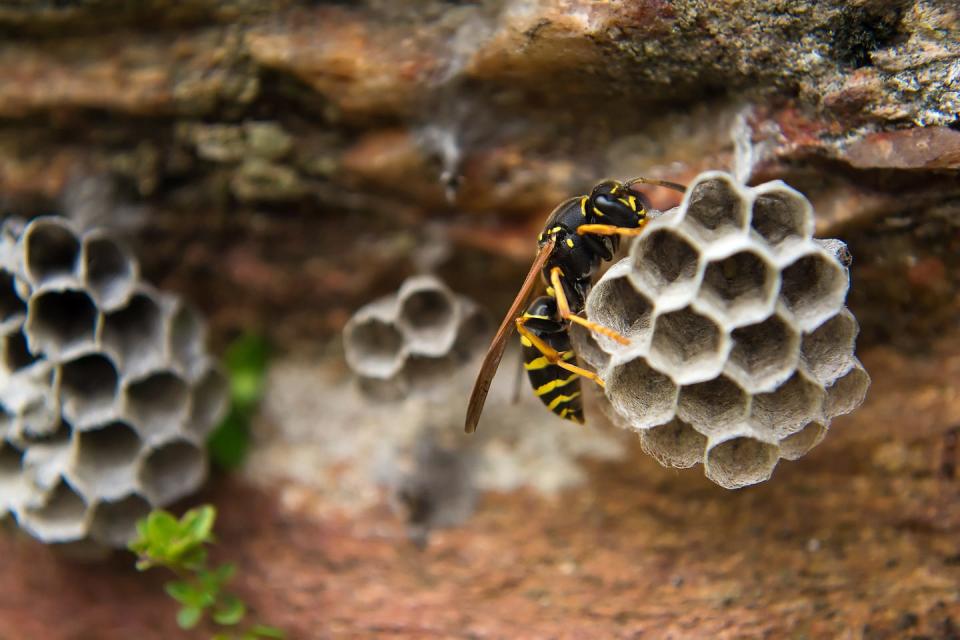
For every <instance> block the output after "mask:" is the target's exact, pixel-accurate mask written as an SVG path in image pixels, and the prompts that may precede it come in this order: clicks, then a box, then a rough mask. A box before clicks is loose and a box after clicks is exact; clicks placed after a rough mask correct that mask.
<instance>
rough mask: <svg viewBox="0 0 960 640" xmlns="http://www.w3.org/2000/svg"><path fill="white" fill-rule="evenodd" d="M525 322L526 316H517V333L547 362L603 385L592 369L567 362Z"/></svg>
mask: <svg viewBox="0 0 960 640" xmlns="http://www.w3.org/2000/svg"><path fill="white" fill-rule="evenodd" d="M525 324H526V318H523V317H520V318H517V333H519V334H520V336H521V337H523V338H525V339H527V340H529V341H530V344H531V346H533V347H534V348H535V349H536V350H537V351H539V352H540V353H542V354H543V357H544V358H546V359H547V362H549V363H550V364H554V365H556V366H558V367H560V368H561V369H566V370H567V371H569V372H570V373H575V374H577V375H579V376H583V377H584V378H587V379H588V380H593V381H594V382H596V383H597V384H598V385H600V386H601V387H603V386H604V384H603V380H601V379H600V376H598V375H597V374H595V373H594V372H593V371H588V370H587V369H584V368H583V367H578V366H577V365H575V364H570V363H569V362H566V361H565V360H564V359H563V356H562V355H561V353H560V352H559V351H557V350H556V349H554V348H553V347H551V346H550V345H548V344H547V343H546V342H544V341H543V339H542V338H540V336H538V335H536V334H534V333H533V332H531V331H530V330H529V329H527V328H526V327H525V326H524V325H525Z"/></svg>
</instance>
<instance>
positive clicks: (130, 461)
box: [0, 217, 227, 546]
mask: <svg viewBox="0 0 960 640" xmlns="http://www.w3.org/2000/svg"><path fill="white" fill-rule="evenodd" d="M0 316H2V317H0V403H2V406H0V516H2V515H4V514H6V513H8V512H9V513H12V514H13V515H14V516H15V517H16V519H17V521H18V523H19V525H20V527H21V528H22V529H24V530H26V531H27V532H29V533H30V534H32V535H33V536H34V537H35V538H37V539H39V540H41V541H44V542H48V543H63V542H78V541H90V540H92V541H94V542H96V543H100V544H103V545H108V546H122V545H124V544H125V543H126V541H127V540H128V538H129V536H130V535H131V534H132V533H133V527H134V523H135V521H136V520H137V519H138V518H140V517H142V516H143V515H145V514H146V513H147V512H148V511H149V510H150V509H151V508H152V507H154V506H160V505H164V504H167V503H170V502H172V501H174V500H176V499H178V498H180V497H182V496H184V495H187V494H189V493H191V492H192V491H194V490H195V489H197V488H198V487H199V486H200V484H201V483H202V482H203V480H204V478H205V475H206V455H205V452H204V442H205V440H206V437H207V435H208V433H209V432H210V430H211V429H212V428H213V427H214V426H215V425H216V424H217V422H218V421H219V419H220V417H221V415H222V413H223V411H224V410H225V408H226V402H227V388H226V382H225V380H224V379H223V378H222V377H221V375H220V374H219V373H218V372H217V370H216V368H215V366H214V364H213V362H212V361H211V359H210V358H209V357H208V356H207V354H206V351H205V348H204V330H203V326H202V323H201V321H200V319H199V318H198V317H197V316H196V315H195V314H194V313H193V312H192V311H191V310H190V309H188V308H187V307H185V306H184V305H183V304H182V303H181V302H180V301H179V300H177V299H176V298H175V297H173V296H170V295H167V294H163V293H160V292H158V291H156V290H154V289H151V288H150V287H148V286H147V285H145V284H144V283H143V282H141V281H140V279H139V273H138V265H137V262H136V261H135V260H134V259H133V257H132V256H131V255H130V254H129V253H128V252H127V250H126V249H125V248H124V247H122V246H121V245H120V244H118V242H116V241H115V240H114V239H113V238H112V237H111V235H110V234H109V233H108V232H105V231H104V230H102V229H101V230H96V229H94V230H89V231H81V230H79V229H78V228H76V227H75V226H74V225H73V224H71V223H70V222H69V221H67V220H65V219H63V218H58V217H41V218H36V219H34V220H32V221H31V222H30V223H29V224H26V225H24V223H23V222H21V221H16V220H8V221H6V222H4V223H3V226H2V229H0Z"/></svg>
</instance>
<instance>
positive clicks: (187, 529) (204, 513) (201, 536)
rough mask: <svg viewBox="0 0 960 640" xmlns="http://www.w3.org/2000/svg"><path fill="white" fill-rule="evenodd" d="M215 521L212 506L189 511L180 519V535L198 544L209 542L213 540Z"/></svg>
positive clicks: (214, 511)
mask: <svg viewBox="0 0 960 640" xmlns="http://www.w3.org/2000/svg"><path fill="white" fill-rule="evenodd" d="M216 519H217V509H216V508H215V507H214V506H213V505H212V504H205V505H203V506H200V507H197V508H196V509H190V510H189V511H187V512H186V513H185V514H183V517H182V518H180V532H181V535H183V536H184V537H185V538H187V539H189V540H191V541H193V542H195V543H198V544H200V543H204V542H209V541H210V540H211V539H212V538H213V523H214V522H215V521H216Z"/></svg>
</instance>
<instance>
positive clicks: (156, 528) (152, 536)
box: [146, 509, 179, 548]
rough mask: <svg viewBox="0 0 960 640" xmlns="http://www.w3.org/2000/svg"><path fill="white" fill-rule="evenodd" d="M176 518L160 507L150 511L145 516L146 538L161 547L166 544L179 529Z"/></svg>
mask: <svg viewBox="0 0 960 640" xmlns="http://www.w3.org/2000/svg"><path fill="white" fill-rule="evenodd" d="M177 525H178V523H177V519H176V518H174V517H173V516H172V515H171V514H170V513H169V512H167V511H164V510H162V509H156V510H154V511H151V512H150V514H149V515H148V516H147V527H146V529H147V535H146V539H147V540H148V541H149V542H150V543H151V544H152V545H155V546H158V547H160V548H162V547H163V546H165V545H166V544H168V543H169V542H170V541H171V540H172V539H173V538H174V537H175V536H176V535H177V532H178V531H179V526H177Z"/></svg>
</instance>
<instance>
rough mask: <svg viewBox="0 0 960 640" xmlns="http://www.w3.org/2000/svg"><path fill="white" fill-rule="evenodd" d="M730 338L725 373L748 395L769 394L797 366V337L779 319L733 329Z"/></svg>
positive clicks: (772, 318) (798, 341)
mask: <svg viewBox="0 0 960 640" xmlns="http://www.w3.org/2000/svg"><path fill="white" fill-rule="evenodd" d="M731 337H732V338H733V348H732V349H731V350H730V358H729V360H727V372H728V373H729V374H730V375H731V376H733V377H734V378H735V379H736V380H737V382H739V383H740V384H741V385H742V386H744V387H745V388H746V389H747V390H748V391H750V392H753V393H759V392H763V391H770V390H771V389H773V388H774V387H776V386H777V385H778V384H780V383H781V382H783V381H784V380H786V379H787V378H788V377H790V374H791V373H792V372H793V370H794V369H795V368H796V366H797V347H798V346H799V344H800V336H799V334H798V333H797V332H796V331H795V330H794V329H793V328H792V327H790V325H789V324H787V322H786V321H784V320H783V318H781V317H780V316H777V315H773V316H770V317H769V318H767V319H766V320H764V321H763V322H760V323H758V324H753V325H750V326H747V327H740V328H738V329H734V330H733V331H732V332H731Z"/></svg>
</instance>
